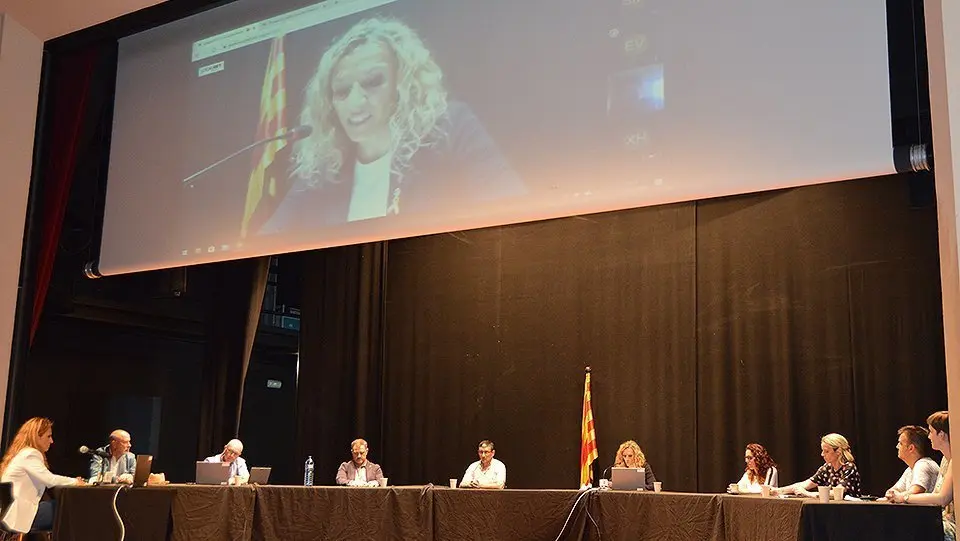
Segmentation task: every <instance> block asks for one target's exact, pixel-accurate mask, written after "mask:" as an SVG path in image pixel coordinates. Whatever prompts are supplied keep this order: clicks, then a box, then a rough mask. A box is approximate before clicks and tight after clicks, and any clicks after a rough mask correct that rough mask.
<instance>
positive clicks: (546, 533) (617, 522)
mask: <svg viewBox="0 0 960 541" xmlns="http://www.w3.org/2000/svg"><path fill="white" fill-rule="evenodd" d="M118 490H119V494H117V498H116V505H117V509H118V512H119V514H120V516H121V517H122V519H123V522H124V525H125V532H124V534H125V535H124V539H126V540H130V541H154V540H156V541H161V540H168V539H169V540H177V541H180V540H190V541H206V540H214V541H219V540H230V541H245V540H267V541H269V540H283V541H300V540H303V541H307V540H310V541H312V540H326V539H337V540H339V539H376V540H382V539H397V540H401V539H402V540H423V541H428V540H433V539H439V540H448V539H449V540H459V539H464V540H472V539H478V540H479V539H483V540H498V539H503V540H511V541H512V540H526V539H531V540H545V541H552V540H554V539H557V538H558V536H559V538H560V539H578V540H600V539H609V540H616V539H640V540H658V541H672V540H677V541H680V540H683V541H694V540H712V541H740V540H742V541H748V540H749V541H764V540H770V541H790V540H805V541H806V540H815V541H823V540H841V539H842V540H848V539H870V540H883V539H891V540H896V541H902V540H904V539H911V540H915V541H923V540H930V541H940V540H942V539H943V526H942V523H941V518H940V508H939V507H935V506H924V505H893V504H887V503H870V502H831V503H820V502H818V501H816V500H809V499H797V498H787V499H784V498H761V497H760V496H758V495H757V496H753V495H726V494H686V493H674V492H661V493H651V492H620V491H613V490H604V491H596V490H595V491H591V492H589V493H583V492H579V491H576V490H510V489H508V490H470V489H449V488H441V487H434V486H432V485H429V486H425V487H421V486H416V487H387V488H341V487H298V486H240V487H233V486H199V485H166V486H157V487H141V488H131V489H118V488H116V487H65V488H62V489H59V490H58V491H57V500H58V510H57V521H56V524H55V529H54V539H55V540H58V541H75V540H77V541H79V540H83V541H87V540H90V541H109V540H112V539H120V527H119V525H118V523H117V521H116V518H115V516H114V512H113V506H112V505H113V499H114V495H115V493H117V492H118ZM561 530H562V531H563V534H562V535H561Z"/></svg>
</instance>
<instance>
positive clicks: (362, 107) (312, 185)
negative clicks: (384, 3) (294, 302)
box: [260, 18, 526, 233]
mask: <svg viewBox="0 0 960 541" xmlns="http://www.w3.org/2000/svg"><path fill="white" fill-rule="evenodd" d="M300 123H301V124H303V125H306V126H310V127H311V128H312V130H311V131H310V132H309V133H310V134H309V135H308V136H307V137H305V138H304V139H302V140H300V141H298V142H297V143H296V144H295V145H294V148H293V156H292V160H293V162H294V168H293V172H294V176H295V177H296V178H297V180H296V182H295V184H296V185H295V186H294V187H293V188H292V189H291V191H290V193H289V194H287V196H286V197H285V198H284V200H283V202H282V203H281V205H280V207H279V208H278V209H277V212H276V213H275V214H274V216H273V217H272V218H271V219H270V220H269V221H268V222H267V223H266V224H265V225H264V226H263V228H261V230H260V232H261V233H271V232H276V231H280V230H285V229H287V228H289V227H293V228H301V229H311V228H316V227H319V226H323V225H335V224H342V223H344V222H352V221H359V220H368V219H372V218H382V217H386V216H393V215H399V214H403V215H406V214H423V213H428V212H429V215H430V216H431V217H435V215H436V213H438V212H440V211H445V212H448V213H454V214H456V213H463V212H464V209H465V208H470V207H471V206H472V204H474V203H478V202H483V201H493V200H496V199H500V198H503V197H509V196H515V195H522V194H523V193H525V192H526V189H525V187H524V186H523V183H522V182H521V181H520V179H519V178H518V177H517V176H516V174H515V173H514V172H513V170H512V168H511V167H510V166H509V165H507V163H506V160H505V159H504V158H503V156H502V154H501V153H500V151H499V149H498V148H497V146H496V144H495V143H494V142H493V140H492V139H491V138H490V136H489V134H488V133H487V131H486V129H484V127H483V126H482V125H481V124H480V121H479V120H478V119H477V118H476V117H475V116H474V114H473V113H472V112H471V111H470V109H469V108H468V107H467V106H466V105H464V104H462V103H458V102H455V101H451V100H450V99H449V98H448V96H447V90H446V88H445V87H444V84H443V73H442V72H441V70H440V67H439V66H438V65H437V63H436V62H435V61H434V59H433V55H432V54H431V53H430V50H429V49H427V47H426V45H425V44H424V43H423V41H422V40H421V39H420V37H419V36H418V35H417V33H416V32H415V31H414V30H413V29H411V28H410V27H409V26H407V25H406V24H404V23H403V22H400V21H398V20H395V19H389V18H371V19H366V20H363V21H360V22H358V23H357V24H355V25H354V26H353V27H351V28H350V29H349V30H348V31H347V32H346V33H345V34H344V35H343V36H341V37H339V38H337V39H336V40H335V41H334V42H333V44H332V45H331V46H330V47H329V48H328V49H327V50H326V51H325V52H324V53H323V56H322V57H321V58H320V62H319V64H318V66H317V68H316V72H315V73H314V75H313V77H312V78H311V79H310V82H309V83H308V84H307V86H306V88H305V90H304V103H303V108H302V111H301V115H300Z"/></svg>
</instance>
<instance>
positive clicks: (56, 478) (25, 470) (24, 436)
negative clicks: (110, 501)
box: [0, 417, 84, 533]
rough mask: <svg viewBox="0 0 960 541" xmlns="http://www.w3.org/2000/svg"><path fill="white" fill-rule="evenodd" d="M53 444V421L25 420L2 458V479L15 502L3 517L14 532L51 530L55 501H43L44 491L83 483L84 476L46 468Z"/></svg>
mask: <svg viewBox="0 0 960 541" xmlns="http://www.w3.org/2000/svg"><path fill="white" fill-rule="evenodd" d="M51 445H53V421H51V420H50V419H45V418H43V417H34V418H32V419H29V420H28V421H27V422H25V423H23V425H22V426H21V427H20V430H18V431H17V435H16V436H14V438H13V441H12V442H11V443H10V447H8V448H7V452H6V454H4V455H3V460H2V461H0V482H4V483H11V484H12V489H13V490H12V492H13V503H12V504H10V508H9V509H8V510H7V514H6V515H4V516H3V525H4V526H5V527H6V528H7V529H8V530H11V531H14V532H21V533H27V532H36V531H48V530H51V529H52V528H53V517H54V512H55V510H56V509H55V503H54V502H53V501H45V502H41V501H40V498H41V497H42V496H43V492H44V490H46V489H47V488H51V487H55V486H63V485H82V484H84V482H83V479H81V478H79V477H78V478H75V479H74V478H72V477H63V476H61V475H55V474H53V473H51V472H50V470H49V469H48V468H47V451H49V450H50V446H51Z"/></svg>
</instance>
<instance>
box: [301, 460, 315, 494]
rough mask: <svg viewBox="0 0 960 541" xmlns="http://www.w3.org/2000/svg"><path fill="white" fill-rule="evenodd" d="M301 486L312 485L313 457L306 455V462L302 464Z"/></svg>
mask: <svg viewBox="0 0 960 541" xmlns="http://www.w3.org/2000/svg"><path fill="white" fill-rule="evenodd" d="M303 486H305V487H312V486H313V457H312V456H308V457H307V461H306V463H304V465H303Z"/></svg>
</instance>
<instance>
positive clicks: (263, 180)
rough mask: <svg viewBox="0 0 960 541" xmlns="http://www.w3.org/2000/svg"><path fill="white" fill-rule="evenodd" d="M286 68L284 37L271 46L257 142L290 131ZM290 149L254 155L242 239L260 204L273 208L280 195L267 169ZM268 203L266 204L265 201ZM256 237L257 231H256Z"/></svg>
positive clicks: (278, 144) (275, 146)
mask: <svg viewBox="0 0 960 541" xmlns="http://www.w3.org/2000/svg"><path fill="white" fill-rule="evenodd" d="M285 72H286V68H285V61H284V54H283V36H280V37H277V38H274V39H273V43H272V44H271V46H270V60H269V61H268V62H267V71H266V75H265V76H264V78H263V89H262V90H261V92H260V123H259V124H258V126H257V137H256V138H257V139H258V140H259V139H267V138H270V137H276V136H279V135H283V133H284V132H285V131H286V129H287V118H286V116H287V115H286V112H287V85H286V73H285ZM286 145H287V141H286V140H284V139H281V140H279V141H271V142H270V143H267V144H266V145H264V146H263V150H262V151H260V152H258V153H255V154H254V158H253V166H252V169H251V171H250V182H249V184H248V185H247V201H246V204H245V205H244V209H243V223H242V224H241V226H240V238H246V236H247V233H249V232H250V231H248V229H249V227H250V220H251V218H253V216H254V213H255V212H256V210H257V207H258V206H259V205H261V204H272V203H273V201H272V199H273V198H275V197H276V195H277V180H276V179H274V178H267V168H268V167H270V164H272V163H273V161H274V159H276V156H277V153H278V152H279V151H280V150H281V149H282V148H283V147H285V146H286ZM265 199H266V200H265ZM254 233H255V231H254Z"/></svg>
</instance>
